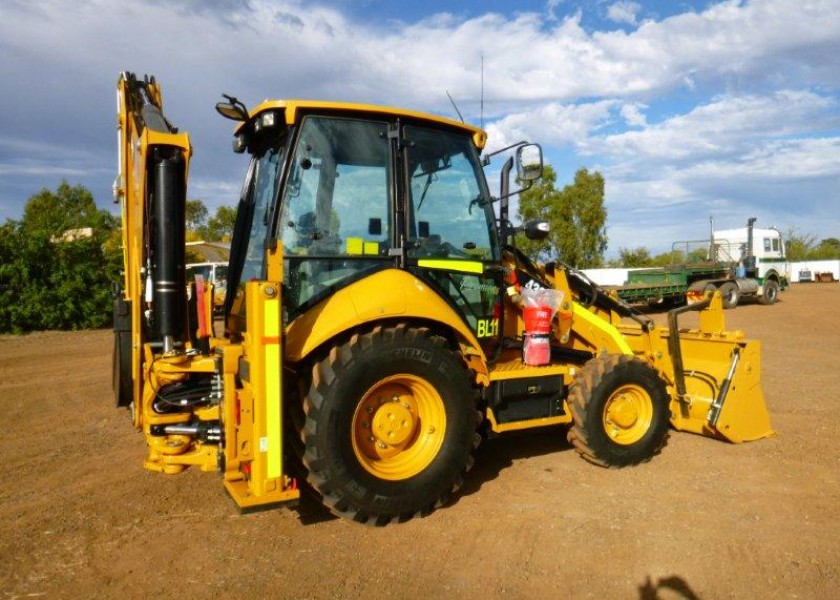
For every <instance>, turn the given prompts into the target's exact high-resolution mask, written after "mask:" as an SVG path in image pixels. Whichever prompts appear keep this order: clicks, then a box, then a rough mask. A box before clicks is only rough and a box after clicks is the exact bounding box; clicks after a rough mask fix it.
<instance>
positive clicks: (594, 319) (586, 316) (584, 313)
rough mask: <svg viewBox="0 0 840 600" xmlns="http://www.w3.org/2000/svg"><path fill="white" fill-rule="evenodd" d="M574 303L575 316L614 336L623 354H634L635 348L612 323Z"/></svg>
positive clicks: (609, 335)
mask: <svg viewBox="0 0 840 600" xmlns="http://www.w3.org/2000/svg"><path fill="white" fill-rule="evenodd" d="M572 305H573V313H574V316H575V317H579V318H581V319H583V320H584V321H586V322H587V323H588V324H589V325H591V326H592V327H595V328H596V329H600V330H601V331H602V332H603V333H604V334H605V335H607V336H608V337H610V338H612V340H613V342H615V345H616V346H618V349H619V350H621V352H622V353H623V354H629V355H632V354H633V350H631V348H630V345H629V344H628V343H627V340H625V339H624V337H623V336H622V335H621V333H619V331H618V329H616V328H615V327H613V326H612V325H611V324H610V323H607V322H606V321H604V320H603V319H601V318H599V317H598V316H597V315H594V314H592V313H591V312H589V311H588V310H586V309H585V308H583V307H582V306H581V305H580V304H578V303H577V302H574V303H572Z"/></svg>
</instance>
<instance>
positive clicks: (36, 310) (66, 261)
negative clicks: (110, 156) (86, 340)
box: [0, 182, 122, 332]
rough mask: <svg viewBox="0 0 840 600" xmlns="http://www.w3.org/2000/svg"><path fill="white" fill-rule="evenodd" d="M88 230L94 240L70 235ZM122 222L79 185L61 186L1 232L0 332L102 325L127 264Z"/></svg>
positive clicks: (37, 197)
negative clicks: (120, 240) (119, 236)
mask: <svg viewBox="0 0 840 600" xmlns="http://www.w3.org/2000/svg"><path fill="white" fill-rule="evenodd" d="M88 227H90V228H91V234H90V236H89V237H88V236H86V235H81V236H79V235H77V236H75V237H74V236H69V235H66V234H67V232H68V230H72V229H82V228H88ZM116 231H117V219H116V218H115V217H114V216H113V215H111V214H110V213H108V212H107V211H104V210H100V209H98V208H97V207H96V203H95V202H94V201H93V196H92V195H91V193H90V192H89V191H88V190H87V189H85V188H84V187H82V186H70V185H68V184H67V183H66V182H62V183H61V184H60V185H59V186H58V188H57V190H56V191H55V192H51V191H49V190H47V189H44V190H42V191H41V192H39V193H38V194H36V195H34V196H32V197H31V198H30V199H29V201H28V202H27V203H26V206H25V208H24V212H23V218H22V219H21V221H19V222H16V221H8V222H7V223H6V224H5V225H4V226H3V227H2V230H0V331H3V332H9V331H11V332H25V331H32V330H38V329H82V328H91V327H102V326H105V325H107V324H108V322H109V321H110V315H111V282H112V281H115V280H116V279H117V276H118V274H119V270H120V268H121V266H122V260H121V254H120V251H119V245H118V244H116V243H114V239H113V238H114V234H115V232H116Z"/></svg>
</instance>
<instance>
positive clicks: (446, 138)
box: [405, 126, 498, 260]
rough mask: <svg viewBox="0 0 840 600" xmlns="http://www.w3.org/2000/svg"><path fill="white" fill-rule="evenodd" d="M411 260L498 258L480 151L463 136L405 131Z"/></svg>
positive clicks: (409, 129)
mask: <svg viewBox="0 0 840 600" xmlns="http://www.w3.org/2000/svg"><path fill="white" fill-rule="evenodd" d="M405 136H406V138H407V139H408V140H410V142H411V145H410V146H409V150H408V172H409V186H410V187H409V195H410V200H409V215H410V217H409V239H410V240H412V241H413V242H414V244H413V247H412V249H411V251H410V253H409V256H411V257H413V258H424V257H434V258H458V259H462V260H463V259H465V258H469V259H473V260H491V259H498V248H497V245H496V237H495V235H494V224H495V223H494V217H493V212H492V210H491V208H490V206H489V202H487V199H488V198H489V195H488V192H487V190H486V187H485V184H484V178H483V174H482V172H481V166H480V163H479V159H478V153H477V151H476V149H475V147H474V145H473V143H472V140H471V139H470V138H469V137H468V136H465V135H463V134H455V133H448V132H441V131H439V130H433V129H426V128H421V127H410V126H409V127H406V128H405Z"/></svg>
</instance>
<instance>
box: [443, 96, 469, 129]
mask: <svg viewBox="0 0 840 600" xmlns="http://www.w3.org/2000/svg"><path fill="white" fill-rule="evenodd" d="M445 91H446V97H447V98H449V101H450V102H451V103H452V107H453V108H454V109H455V112H456V113H458V118H459V119H461V123H466V121H464V116H463V115H462V114H461V111H460V110H458V105H457V104H455V101H454V100H453V99H452V96H450V95H449V90H445Z"/></svg>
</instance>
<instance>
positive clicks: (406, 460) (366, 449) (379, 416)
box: [352, 374, 446, 480]
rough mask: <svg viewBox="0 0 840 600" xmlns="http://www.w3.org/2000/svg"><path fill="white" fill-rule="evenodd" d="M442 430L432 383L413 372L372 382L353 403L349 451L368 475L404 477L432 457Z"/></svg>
mask: <svg viewBox="0 0 840 600" xmlns="http://www.w3.org/2000/svg"><path fill="white" fill-rule="evenodd" d="M445 431H446V411H445V409H444V407H443V401H442V400H441V398H440V395H439V394H438V393H437V391H436V390H435V389H434V387H432V386H431V385H430V384H429V383H428V382H427V381H426V380H424V379H422V378H420V377H417V376H414V375H409V374H404V375H395V376H392V377H389V378H387V379H383V380H382V381H380V382H379V383H378V384H376V385H374V386H373V387H372V388H371V389H370V390H368V392H367V393H366V394H365V395H364V396H363V397H362V400H361V402H360V403H359V404H358V405H357V407H356V411H355V414H354V416H353V436H352V443H353V450H354V452H355V454H356V457H357V458H358V460H359V463H360V464H361V465H362V466H363V467H364V468H365V469H366V470H367V471H369V472H370V473H371V474H373V475H376V476H377V477H379V478H381V479H389V480H401V479H407V478H409V477H412V476H414V475H416V474H417V473H419V472H420V471H422V470H423V469H425V468H426V467H427V466H428V465H429V464H430V463H431V462H432V461H433V460H434V458H435V457H436V456H437V453H438V451H439V450H440V447H441V444H442V443H443V439H444V434H445Z"/></svg>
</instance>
